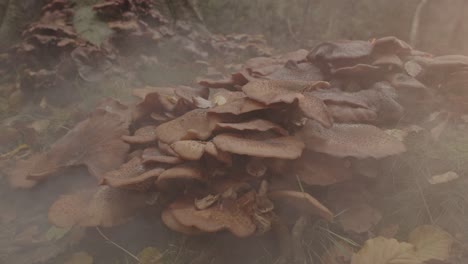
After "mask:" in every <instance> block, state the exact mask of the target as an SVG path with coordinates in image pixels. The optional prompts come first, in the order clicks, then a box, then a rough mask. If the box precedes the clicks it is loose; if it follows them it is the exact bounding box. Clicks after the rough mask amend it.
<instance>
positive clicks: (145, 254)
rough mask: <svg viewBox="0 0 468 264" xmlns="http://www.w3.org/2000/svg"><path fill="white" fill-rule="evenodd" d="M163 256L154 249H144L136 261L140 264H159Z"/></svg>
mask: <svg viewBox="0 0 468 264" xmlns="http://www.w3.org/2000/svg"><path fill="white" fill-rule="evenodd" d="M162 257H163V255H162V254H161V252H160V251H159V250H158V249H157V248H155V247H146V248H144V249H143V250H142V251H141V252H140V253H138V259H139V260H140V263H141V264H161V263H162V261H161V259H162Z"/></svg>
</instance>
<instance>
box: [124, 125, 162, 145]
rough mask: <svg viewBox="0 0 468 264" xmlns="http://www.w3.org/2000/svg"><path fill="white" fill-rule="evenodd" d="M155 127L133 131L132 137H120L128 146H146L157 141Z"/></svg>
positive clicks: (145, 127)
mask: <svg viewBox="0 0 468 264" xmlns="http://www.w3.org/2000/svg"><path fill="white" fill-rule="evenodd" d="M155 131H156V126H144V127H141V128H139V129H137V130H136V131H135V133H134V134H133V136H122V140H123V141H125V142H127V143H130V144H148V143H152V142H155V141H156V140H157V136H156V132H155Z"/></svg>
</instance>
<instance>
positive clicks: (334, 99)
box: [311, 89, 369, 108]
mask: <svg viewBox="0 0 468 264" xmlns="http://www.w3.org/2000/svg"><path fill="white" fill-rule="evenodd" d="M311 93H312V94H313V95H314V96H315V97H318V98H320V99H321V100H322V101H323V102H324V103H325V105H327V106H330V105H340V106H341V105H344V106H350V107H361V108H369V105H368V103H367V102H366V99H365V97H363V96H361V95H360V94H358V93H348V92H343V91H341V90H337V89H327V90H318V91H313V92H311Z"/></svg>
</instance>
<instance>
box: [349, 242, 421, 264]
mask: <svg viewBox="0 0 468 264" xmlns="http://www.w3.org/2000/svg"><path fill="white" fill-rule="evenodd" d="M351 264H421V262H420V261H419V260H418V259H417V258H416V256H415V252H414V246H413V245H411V244H408V243H405V242H398V241H397V240H396V239H393V238H392V239H388V238H384V237H377V238H373V239H369V240H367V241H366V243H365V244H364V247H363V248H362V249H361V250H359V252H358V253H356V254H354V255H353V257H352V259H351Z"/></svg>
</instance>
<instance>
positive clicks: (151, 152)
mask: <svg viewBox="0 0 468 264" xmlns="http://www.w3.org/2000/svg"><path fill="white" fill-rule="evenodd" d="M141 158H142V162H143V164H147V163H163V164H179V163H182V162H183V161H184V160H183V159H181V158H179V157H175V156H170V155H165V154H162V153H161V151H160V150H159V149H158V148H146V149H145V150H144V151H143V153H142V154H141Z"/></svg>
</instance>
